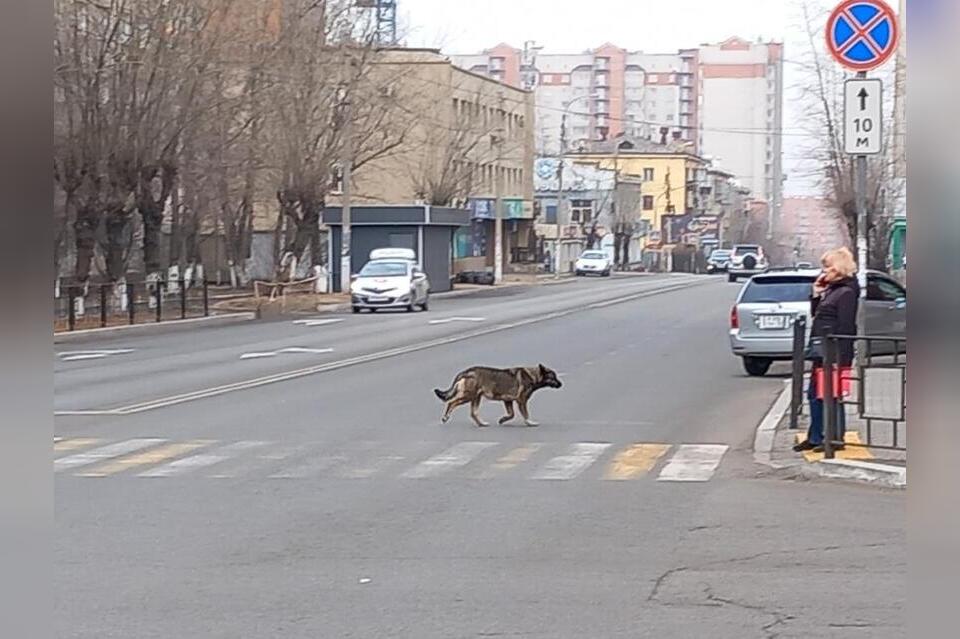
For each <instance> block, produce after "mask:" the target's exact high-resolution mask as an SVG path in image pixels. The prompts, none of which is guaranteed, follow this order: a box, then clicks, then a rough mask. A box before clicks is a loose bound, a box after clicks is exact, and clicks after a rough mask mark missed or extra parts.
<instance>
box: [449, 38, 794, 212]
mask: <svg viewBox="0 0 960 639" xmlns="http://www.w3.org/2000/svg"><path fill="white" fill-rule="evenodd" d="M453 59H454V61H455V62H456V63H457V64H459V65H460V66H463V67H464V68H467V69H471V70H473V71H475V72H477V73H481V74H484V75H487V76H489V77H492V78H494V79H497V80H499V81H501V82H504V83H505V84H514V85H518V86H519V84H520V83H521V82H524V81H527V79H528V78H529V79H532V81H531V82H530V84H531V85H532V86H533V88H534V90H535V92H536V102H537V110H536V115H537V141H538V152H539V153H540V154H542V155H556V154H558V153H559V152H560V144H559V140H560V130H561V122H562V120H563V115H564V113H567V114H568V115H567V118H566V136H565V138H566V150H568V151H570V150H574V151H575V150H578V149H579V148H581V147H582V146H584V145H586V144H589V143H590V142H595V141H597V140H602V139H613V138H616V137H617V136H619V135H626V136H627V137H630V138H635V139H638V138H647V139H653V140H659V138H660V136H661V131H662V129H664V128H665V129H667V132H668V135H669V138H670V139H671V140H673V139H677V140H680V141H685V142H689V143H691V144H692V146H691V150H692V152H693V153H694V154H699V155H708V156H712V157H714V158H716V160H717V162H718V164H719V165H721V166H723V167H724V169H726V170H728V171H730V172H731V173H733V174H734V175H735V176H736V177H737V179H738V180H739V181H740V182H741V183H742V184H743V185H744V186H745V187H747V188H749V189H750V191H751V192H752V193H753V196H754V197H756V198H759V199H763V200H766V201H767V202H769V203H770V208H771V210H772V211H773V213H774V215H775V214H776V212H777V211H778V210H779V208H780V201H781V199H782V195H781V194H782V182H783V167H782V160H781V156H782V144H781V136H782V127H783V45H782V44H780V43H776V42H755V43H754V42H748V41H746V40H743V39H740V38H736V37H734V38H729V39H727V40H725V41H724V42H721V43H719V44H704V45H701V46H699V47H697V48H691V49H681V50H679V51H677V52H676V53H666V54H649V53H643V52H638V51H629V50H627V49H623V48H621V47H618V46H615V45H612V44H605V45H603V46H601V47H599V48H597V49H594V50H591V51H587V52H584V53H580V54H543V53H541V54H538V55H536V56H535V57H534V56H531V55H526V56H525V55H524V52H522V51H520V50H519V49H515V48H513V47H511V46H509V45H506V44H500V45H498V46H496V47H494V48H492V49H489V50H487V51H484V52H483V53H481V54H478V55H466V56H453Z"/></svg>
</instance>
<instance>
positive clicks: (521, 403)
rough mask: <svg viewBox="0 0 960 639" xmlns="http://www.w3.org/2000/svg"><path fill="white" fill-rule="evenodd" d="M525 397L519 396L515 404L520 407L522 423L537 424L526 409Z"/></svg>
mask: <svg viewBox="0 0 960 639" xmlns="http://www.w3.org/2000/svg"><path fill="white" fill-rule="evenodd" d="M527 399H528V398H526V397H521V398H519V399H518V400H517V406H519V407H520V414H521V415H523V423H525V424H526V425H527V426H539V425H540V424H539V423H538V422H535V421H533V420H532V419H530V411H528V410H527Z"/></svg>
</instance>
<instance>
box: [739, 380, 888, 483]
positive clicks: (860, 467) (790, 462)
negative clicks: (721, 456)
mask: <svg viewBox="0 0 960 639" xmlns="http://www.w3.org/2000/svg"><path fill="white" fill-rule="evenodd" d="M791 394H792V384H791V382H789V381H787V382H785V384H784V390H783V392H782V393H781V394H780V395H779V396H778V397H777V400H776V401H775V402H774V404H773V406H772V407H771V408H770V411H769V412H768V413H767V415H766V416H765V417H764V419H763V420H762V421H761V422H760V424H759V425H758V427H757V431H756V436H755V438H754V461H756V462H757V463H759V464H762V465H764V466H768V467H770V468H773V469H775V470H777V471H781V472H784V473H785V474H787V475H790V476H804V477H826V478H830V479H844V480H850V481H856V482H864V483H869V484H876V485H879V486H887V487H891V488H906V487H907V453H906V450H902V451H900V450H897V451H894V450H887V449H878V448H870V447H867V446H862V445H859V444H861V443H862V442H866V441H868V436H867V433H866V428H867V426H866V423H865V422H864V420H862V419H860V418H859V417H858V416H857V415H856V413H855V411H854V410H853V407H852V406H848V407H847V408H848V411H847V433H846V437H845V440H846V442H847V443H848V444H850V445H848V446H847V447H846V448H845V449H844V450H839V451H836V453H835V457H834V459H824V455H823V453H814V452H812V451H805V452H803V453H797V452H794V450H793V446H794V444H796V443H798V442H799V441H802V440H803V439H806V433H807V428H808V426H809V417H808V416H807V415H806V414H805V413H802V414H801V415H800V419H799V422H798V426H799V427H798V428H797V429H795V430H794V429H791V428H790V398H791ZM803 410H804V411H806V410H807V408H806V403H805V404H804V409H803ZM873 428H874V432H873V433H871V437H870V441H874V442H877V443H879V444H881V445H886V444H889V443H892V441H887V440H888V439H890V437H889V436H888V435H889V434H888V435H884V434H883V433H877V432H876V429H877V428H878V426H877V425H874V426H873ZM881 428H886V429H887V430H889V429H891V428H892V426H891V425H889V424H884V425H882V426H881ZM898 443H900V444H902V445H903V446H904V447H905V446H906V425H905V424H902V425H900V427H899V430H898Z"/></svg>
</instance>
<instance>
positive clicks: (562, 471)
mask: <svg viewBox="0 0 960 639" xmlns="http://www.w3.org/2000/svg"><path fill="white" fill-rule="evenodd" d="M608 448H610V444H607V443H599V442H581V443H579V444H572V445H571V446H570V448H569V451H568V453H567V454H566V455H560V456H558V457H554V458H553V459H551V460H550V461H548V462H547V463H546V465H544V467H543V468H542V469H540V470H539V471H537V472H536V473H534V475H533V478H534V479H573V478H574V477H576V476H577V475H579V474H580V473H582V472H583V471H585V470H586V469H587V468H589V467H590V466H591V465H593V463H594V462H595V461H597V459H599V458H600V456H601V455H603V453H604V452H606V450H607V449H608Z"/></svg>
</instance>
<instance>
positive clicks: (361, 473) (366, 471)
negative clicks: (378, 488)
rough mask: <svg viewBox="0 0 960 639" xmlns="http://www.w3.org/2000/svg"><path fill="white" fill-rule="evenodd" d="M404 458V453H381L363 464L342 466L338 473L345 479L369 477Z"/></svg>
mask: <svg viewBox="0 0 960 639" xmlns="http://www.w3.org/2000/svg"><path fill="white" fill-rule="evenodd" d="M404 459H405V457H403V456H402V455H381V456H380V457H377V458H375V459H373V460H371V461H370V462H368V463H366V464H364V465H362V466H357V467H355V468H341V469H340V470H339V471H337V472H336V475H337V476H338V477H342V478H344V479H368V478H370V477H373V476H374V475H377V474H379V473H380V472H382V471H383V470H385V469H386V468H389V467H390V466H392V465H394V464H398V463H400V462H402V461H403V460H404Z"/></svg>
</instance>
